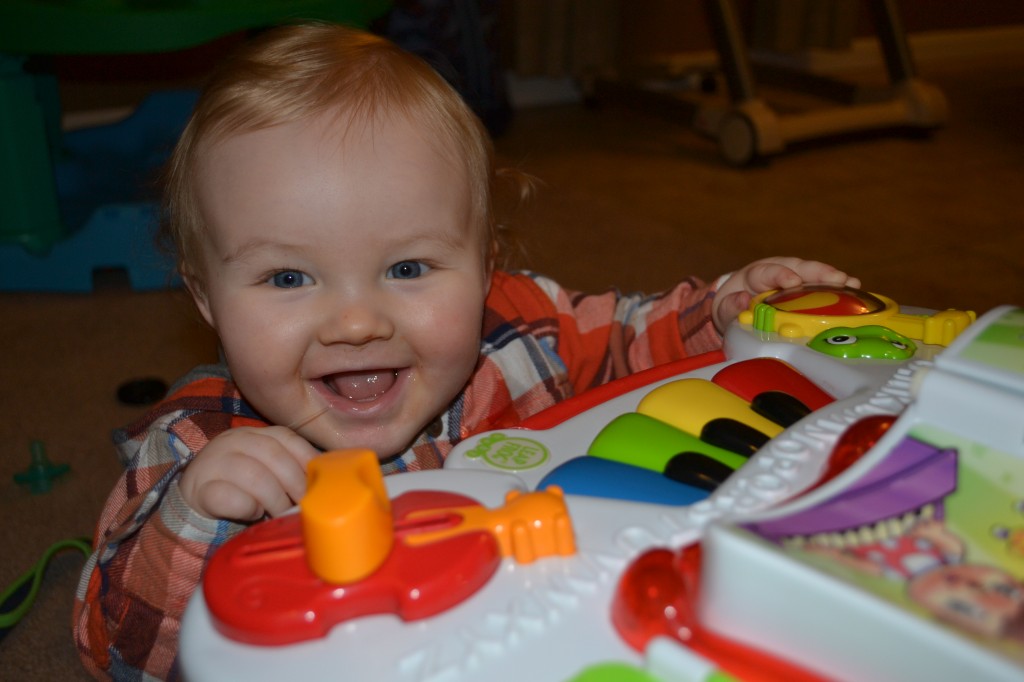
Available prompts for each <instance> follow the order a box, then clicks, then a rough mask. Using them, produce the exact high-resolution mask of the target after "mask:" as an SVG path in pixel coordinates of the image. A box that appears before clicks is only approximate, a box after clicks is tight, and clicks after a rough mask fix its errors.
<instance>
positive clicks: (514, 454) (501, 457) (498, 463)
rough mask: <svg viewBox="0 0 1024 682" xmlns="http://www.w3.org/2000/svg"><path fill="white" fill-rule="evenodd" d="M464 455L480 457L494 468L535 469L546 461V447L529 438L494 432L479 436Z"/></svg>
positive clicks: (512, 469) (471, 457)
mask: <svg viewBox="0 0 1024 682" xmlns="http://www.w3.org/2000/svg"><path fill="white" fill-rule="evenodd" d="M466 457H469V458H470V459H478V458H481V457H482V458H483V460H484V461H485V462H487V463H488V464H489V465H491V466H492V467H494V468H495V469H504V470H506V471H524V470H526V469H535V468H537V467H539V466H540V465H541V464H543V463H544V462H546V461H548V449H547V448H546V447H544V446H543V445H542V444H541V443H538V442H537V441H535V440H531V439H529V438H522V437H520V436H507V435H505V434H504V433H494V434H491V435H489V436H484V437H483V438H481V439H480V442H479V443H477V445H476V447H475V448H473V449H472V450H470V451H469V452H467V453H466Z"/></svg>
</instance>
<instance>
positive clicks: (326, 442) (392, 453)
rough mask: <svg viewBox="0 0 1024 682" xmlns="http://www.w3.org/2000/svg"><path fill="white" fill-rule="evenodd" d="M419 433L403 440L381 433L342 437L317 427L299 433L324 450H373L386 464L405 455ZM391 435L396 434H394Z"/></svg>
mask: <svg viewBox="0 0 1024 682" xmlns="http://www.w3.org/2000/svg"><path fill="white" fill-rule="evenodd" d="M310 426H312V425H310ZM318 431H319V433H318ZM418 433H419V432H417V433H415V434H412V435H411V436H409V438H408V440H401V439H397V438H394V437H392V438H383V439H382V438H380V437H379V436H380V435H381V434H379V433H377V434H371V435H368V436H366V437H363V438H359V437H358V436H356V437H342V436H341V435H340V434H338V433H336V432H327V433H324V432H323V430H320V429H315V428H309V429H300V430H299V435H301V436H303V437H304V438H305V439H306V440H308V441H309V442H310V443H312V444H313V445H314V446H316V447H317V448H318V449H319V450H321V451H323V452H333V451H336V450H371V451H373V453H374V454H375V455H376V456H377V460H378V461H380V462H381V464H386V463H387V462H390V461H391V460H394V459H396V458H397V457H400V456H401V455H403V454H404V453H405V452H406V451H407V450H408V449H409V448H411V447H412V444H413V443H414V442H415V440H416V437H417V435H418ZM389 435H391V436H394V434H389ZM373 436H377V437H373Z"/></svg>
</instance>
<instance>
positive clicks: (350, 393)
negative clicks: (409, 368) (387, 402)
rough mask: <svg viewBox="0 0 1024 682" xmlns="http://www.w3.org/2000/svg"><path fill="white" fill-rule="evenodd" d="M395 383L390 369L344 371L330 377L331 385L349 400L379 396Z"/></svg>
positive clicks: (370, 398)
mask: <svg viewBox="0 0 1024 682" xmlns="http://www.w3.org/2000/svg"><path fill="white" fill-rule="evenodd" d="M394 383H395V372H394V371H393V370H390V369H386V370H379V371H372V372H345V373H343V374H338V375H335V376H334V377H332V378H331V387H332V388H333V389H334V390H335V391H336V392H337V393H338V395H341V396H344V397H345V398H348V399H349V400H354V401H357V402H359V401H365V400H373V399H374V398H379V397H380V396H382V395H384V394H385V393H387V391H388V389H389V388H391V387H392V386H393V385H394Z"/></svg>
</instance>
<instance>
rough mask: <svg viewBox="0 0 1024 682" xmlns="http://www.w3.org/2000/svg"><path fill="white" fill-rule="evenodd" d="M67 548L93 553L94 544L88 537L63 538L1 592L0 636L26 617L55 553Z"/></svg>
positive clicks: (87, 554)
mask: <svg viewBox="0 0 1024 682" xmlns="http://www.w3.org/2000/svg"><path fill="white" fill-rule="evenodd" d="M66 549H74V550H78V551H80V552H81V553H82V554H84V555H85V556H89V554H91V553H92V544H91V543H90V542H89V540H88V539H87V538H72V539H69V540H61V541H60V542H55V543H54V544H52V545H50V547H49V548H47V550H46V551H45V552H43V555H42V557H40V559H39V561H37V562H36V564H35V565H34V566H32V567H31V568H30V569H29V570H27V571H25V573H23V574H22V575H21V577H19V578H18V579H17V580H16V581H14V583H12V584H11V585H10V586H9V587H7V589H5V590H4V591H3V593H0V637H2V636H3V635H4V634H6V631H7V630H9V629H10V628H12V627H14V626H15V625H17V624H18V622H19V621H20V620H21V619H22V618H24V617H25V614H27V613H28V611H29V609H31V608H32V604H33V603H34V602H35V600H36V596H37V595H38V594H39V586H40V584H41V583H42V581H43V574H44V573H45V572H46V567H47V566H48V565H49V564H50V561H51V560H52V559H53V557H54V555H56V554H57V553H58V552H61V551H63V550H66Z"/></svg>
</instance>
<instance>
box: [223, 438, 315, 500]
mask: <svg viewBox="0 0 1024 682" xmlns="http://www.w3.org/2000/svg"><path fill="white" fill-rule="evenodd" d="M274 450H275V448H267V449H260V450H259V451H258V452H256V453H255V454H251V455H250V456H249V457H245V458H241V459H239V461H238V462H236V463H235V467H234V471H233V473H232V481H233V482H234V484H235V485H237V486H238V487H239V488H240V489H241V490H242V491H243V492H245V493H248V494H249V495H251V496H252V497H253V498H254V499H255V500H256V501H257V503H259V505H260V507H261V508H262V512H261V514H260V515H261V516H262V514H264V513H266V514H270V515H271V516H276V515H278V514H282V513H284V512H286V511H288V510H289V509H290V508H291V507H292V506H293V504H294V502H295V501H297V499H298V498H299V497H301V496H302V492H304V491H305V486H306V478H305V471H303V470H302V468H301V467H300V466H299V465H298V464H297V463H296V462H295V460H293V459H292V458H291V457H290V456H288V455H287V454H286V453H285V452H284V450H283V448H280V447H278V448H276V450H277V452H276V453H275V452H274ZM290 490H299V491H300V492H298V493H297V497H296V498H293V497H292V494H291V492H289V491H290Z"/></svg>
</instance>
